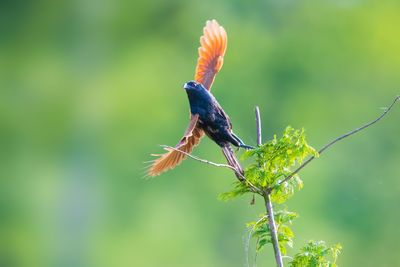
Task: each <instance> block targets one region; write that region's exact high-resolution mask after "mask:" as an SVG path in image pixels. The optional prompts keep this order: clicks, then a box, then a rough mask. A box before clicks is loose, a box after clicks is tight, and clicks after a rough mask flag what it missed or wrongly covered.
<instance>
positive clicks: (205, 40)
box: [194, 20, 228, 90]
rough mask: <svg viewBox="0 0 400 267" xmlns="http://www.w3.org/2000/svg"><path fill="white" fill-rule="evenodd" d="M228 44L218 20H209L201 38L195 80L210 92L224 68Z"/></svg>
mask: <svg viewBox="0 0 400 267" xmlns="http://www.w3.org/2000/svg"><path fill="white" fill-rule="evenodd" d="M227 42H228V37H227V35H226V32H225V29H224V28H223V27H222V26H220V25H219V24H218V22H217V21H216V20H208V21H207V22H206V26H205V27H204V29H203V36H201V37H200V44H201V46H200V47H199V58H198V60H197V67H196V73H195V76H194V79H195V81H196V82H198V83H201V84H202V85H203V86H204V87H205V88H207V89H208V90H210V89H211V85H212V83H213V81H214V78H215V75H217V73H218V72H219V70H220V69H221V68H222V64H223V63H224V55H225V50H226V46H227Z"/></svg>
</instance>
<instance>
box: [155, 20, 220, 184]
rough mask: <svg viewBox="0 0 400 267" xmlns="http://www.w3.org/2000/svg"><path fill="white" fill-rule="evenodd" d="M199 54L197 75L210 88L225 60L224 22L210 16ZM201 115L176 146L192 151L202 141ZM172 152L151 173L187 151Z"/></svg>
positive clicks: (179, 159) (174, 163) (172, 163)
mask: <svg viewBox="0 0 400 267" xmlns="http://www.w3.org/2000/svg"><path fill="white" fill-rule="evenodd" d="M200 44H201V46H200V47H199V58H198V60H197V67H196V72H195V77H194V79H195V80H196V82H199V83H201V84H203V86H204V87H205V88H207V89H208V90H210V89H211V85H212V83H213V81H214V78H215V75H216V74H217V73H218V72H219V70H220V69H221V67H222V64H223V62H224V58H223V57H224V54H225V50H226V45H227V35H226V32H225V30H224V28H223V27H222V26H220V25H219V24H218V22H217V21H215V20H211V21H210V20H208V21H207V22H206V26H205V27H204V29H203V36H201V37H200ZM198 119H199V115H198V114H196V115H191V118H190V122H189V126H188V128H187V129H186V131H185V133H184V135H183V137H182V139H181V140H180V141H179V143H178V144H177V145H176V146H175V148H176V149H178V150H181V151H184V152H186V153H191V152H192V150H193V148H194V147H195V146H196V145H197V144H198V143H199V142H200V139H201V138H202V137H203V135H204V131H203V130H202V129H200V128H199V127H197V122H198ZM167 150H168V152H167V153H165V154H162V155H155V156H159V158H158V159H156V160H154V162H153V164H152V165H151V166H150V168H149V171H148V174H149V175H150V176H156V175H159V174H160V173H162V172H164V171H167V170H169V169H172V168H174V167H176V166H177V165H179V164H180V163H181V162H182V161H183V160H184V159H185V158H186V155H185V154H183V153H180V152H179V151H176V150H172V149H167Z"/></svg>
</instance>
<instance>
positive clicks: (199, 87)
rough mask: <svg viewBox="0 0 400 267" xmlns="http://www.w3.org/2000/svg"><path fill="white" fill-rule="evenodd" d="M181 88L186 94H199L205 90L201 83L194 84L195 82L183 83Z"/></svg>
mask: <svg viewBox="0 0 400 267" xmlns="http://www.w3.org/2000/svg"><path fill="white" fill-rule="evenodd" d="M183 88H184V89H185V90H186V91H187V92H195V91H197V92H201V91H203V90H205V88H204V86H203V85H202V84H201V83H198V82H195V81H188V82H187V83H185V84H184V85H183Z"/></svg>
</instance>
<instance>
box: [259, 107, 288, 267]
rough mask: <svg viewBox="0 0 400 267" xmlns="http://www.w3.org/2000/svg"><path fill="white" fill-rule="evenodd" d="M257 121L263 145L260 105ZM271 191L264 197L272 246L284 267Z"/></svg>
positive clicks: (277, 262)
mask: <svg viewBox="0 0 400 267" xmlns="http://www.w3.org/2000/svg"><path fill="white" fill-rule="evenodd" d="M256 123H257V145H258V146H261V144H262V136H261V118H260V109H259V108H258V107H256ZM270 193H271V192H267V191H266V192H265V193H264V194H263V197H264V201H265V208H266V209H267V214H268V225H269V230H270V232H271V241H272V246H273V247H274V253H275V261H276V264H277V265H278V266H279V267H283V261H282V254H281V250H280V248H279V239H278V230H277V228H276V224H275V216H274V209H273V207H272V202H271V198H270Z"/></svg>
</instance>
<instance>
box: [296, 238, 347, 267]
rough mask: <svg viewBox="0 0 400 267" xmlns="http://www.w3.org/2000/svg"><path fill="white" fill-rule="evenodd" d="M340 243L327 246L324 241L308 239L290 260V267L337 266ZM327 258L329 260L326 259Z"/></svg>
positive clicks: (340, 248)
mask: <svg viewBox="0 0 400 267" xmlns="http://www.w3.org/2000/svg"><path fill="white" fill-rule="evenodd" d="M341 250H342V246H341V245H340V244H336V245H333V246H331V247H328V246H327V245H326V244H325V242H324V241H309V242H308V243H307V245H306V246H305V247H303V248H302V249H301V252H300V253H298V254H296V255H295V256H294V258H293V260H292V261H291V262H290V266H291V267H337V265H336V260H337V257H338V255H339V254H340V252H341ZM327 258H329V260H328V259H327Z"/></svg>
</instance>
